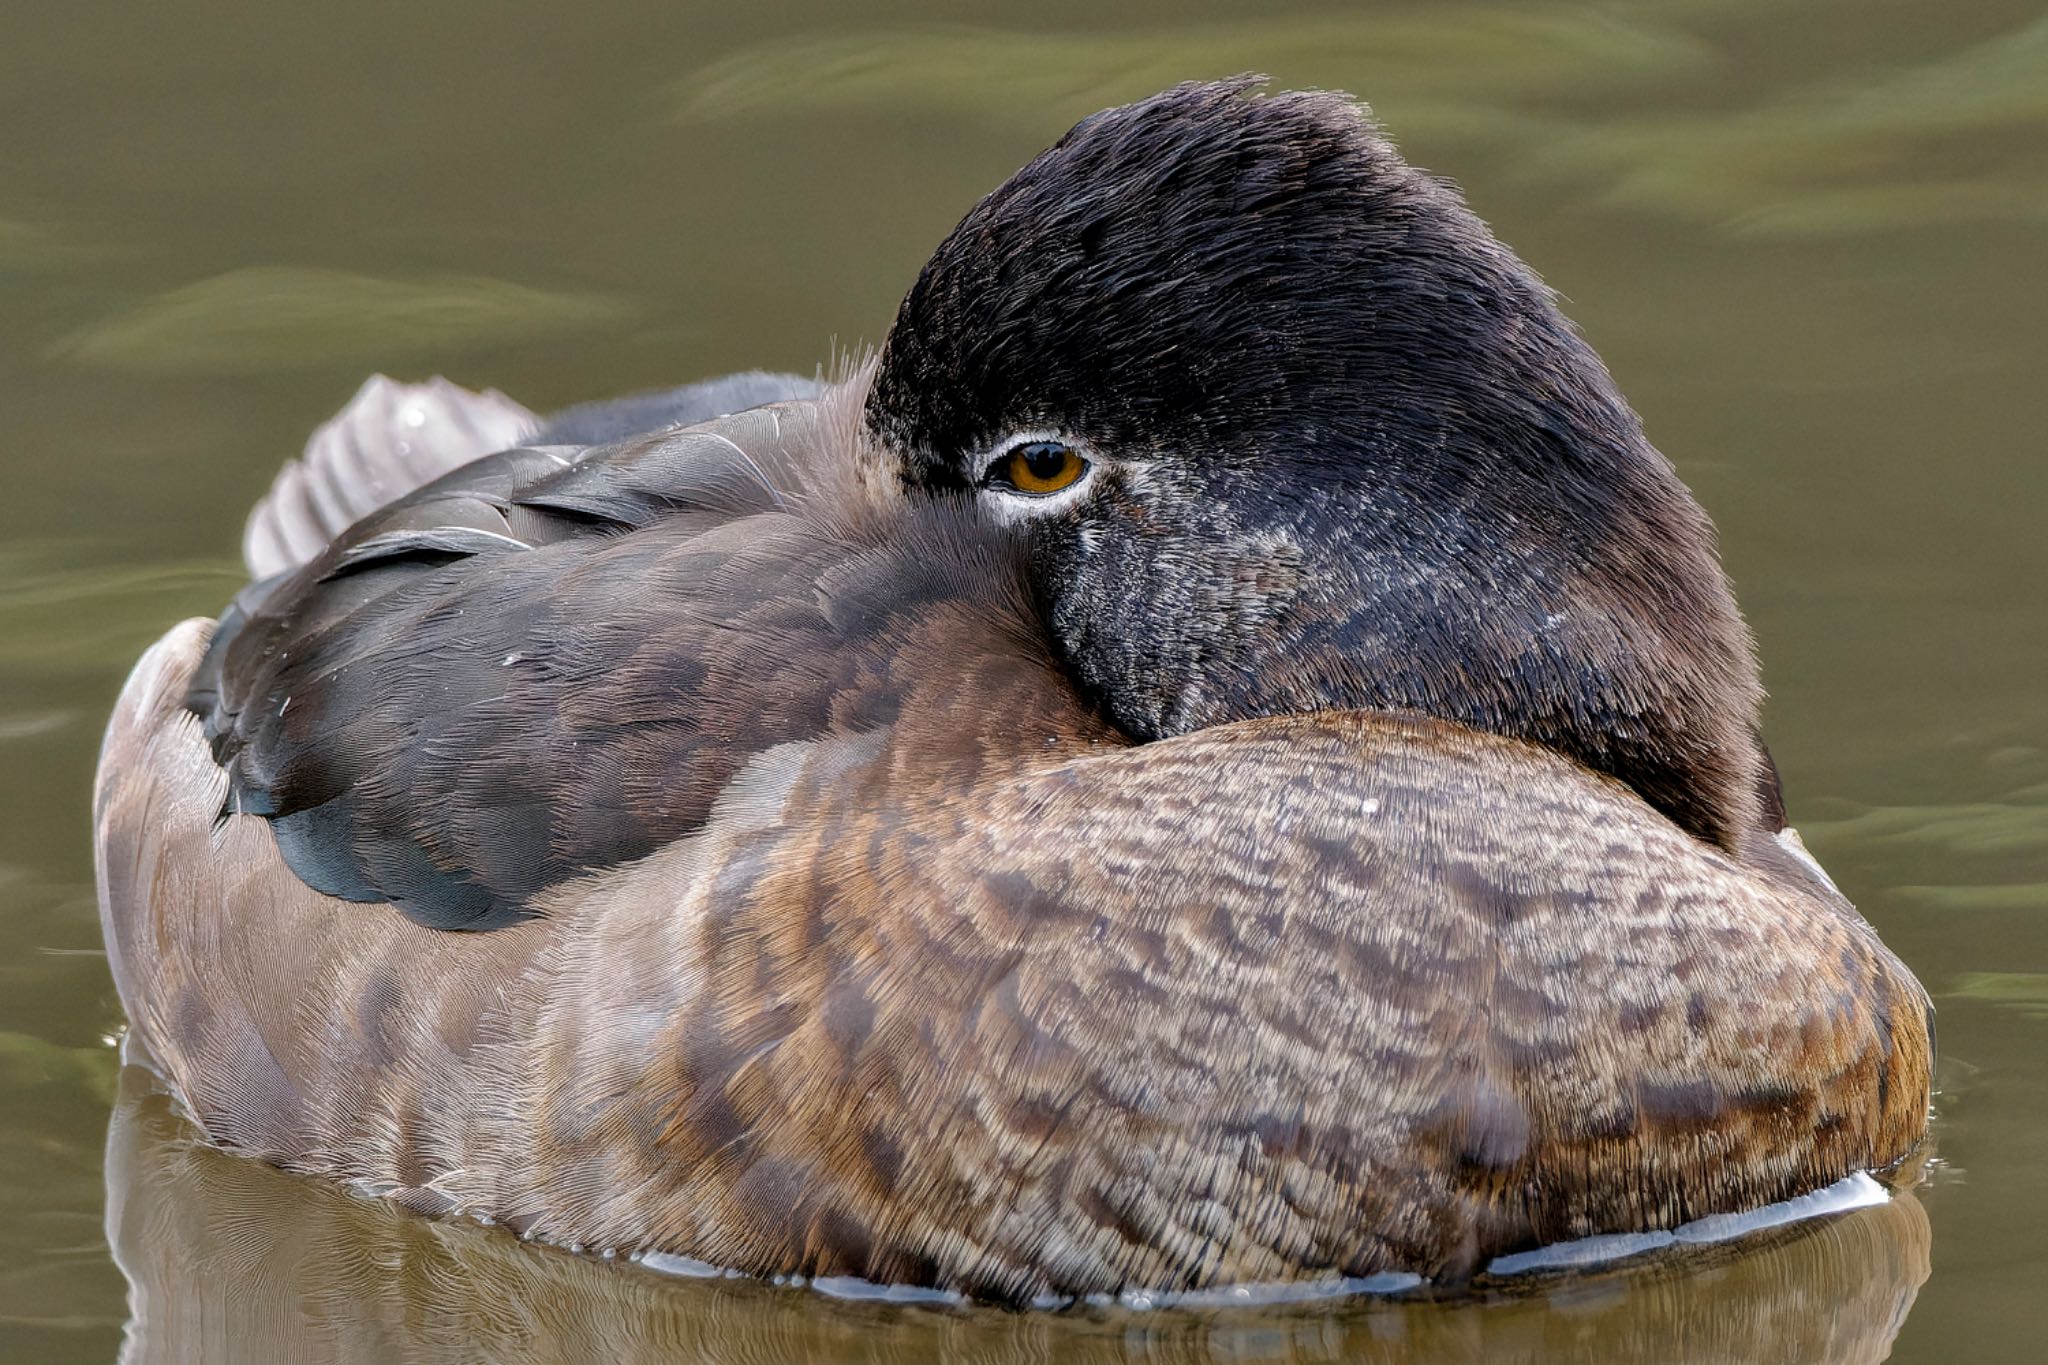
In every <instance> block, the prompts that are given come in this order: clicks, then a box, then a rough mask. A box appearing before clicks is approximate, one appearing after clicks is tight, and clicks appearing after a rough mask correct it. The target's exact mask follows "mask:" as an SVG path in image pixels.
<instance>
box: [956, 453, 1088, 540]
mask: <svg viewBox="0 0 2048 1365" xmlns="http://www.w3.org/2000/svg"><path fill="white" fill-rule="evenodd" d="M1033 445H1056V446H1062V447H1064V448H1065V449H1067V450H1069V451H1071V452H1073V454H1074V455H1075V456H1076V457H1078V458H1079V460H1080V461H1081V464H1082V469H1081V472H1080V474H1079V475H1078V476H1076V477H1075V479H1074V481H1073V482H1072V483H1070V484H1068V485H1066V486H1065V487H1064V488H1059V489H1055V490H1053V491H1051V492H1037V491H1033V490H1030V489H1025V488H1019V487H1017V486H1016V485H1014V484H1012V483H1010V482H1009V481H1008V480H1007V478H1006V476H1005V475H1004V474H1003V472H1002V470H1003V467H1004V465H1006V464H1007V463H1009V461H1010V460H1011V458H1012V457H1013V456H1015V455H1016V454H1017V453H1018V452H1019V451H1021V450H1023V449H1024V448H1025V447H1027V446H1033ZM1101 464H1102V461H1101V460H1100V459H1099V458H1097V456H1096V455H1095V452H1094V451H1092V450H1090V449H1089V448H1088V447H1087V446H1086V445H1085V444H1084V443H1082V442H1080V441H1077V440H1075V439H1074V438H1072V437H1071V436H1067V435H1064V434H1062V433H1060V432H1057V431H1019V432H1013V433H1011V434H1010V435H1008V436H1006V437H1004V438H1003V439H1002V440H1000V441H997V442H996V443H995V445H994V446H993V447H991V448H990V452H989V454H988V456H987V457H986V458H985V459H983V460H982V461H981V475H980V477H979V478H978V479H977V480H976V481H975V482H976V485H977V487H978V488H979V489H980V491H981V494H982V496H983V498H984V499H986V501H987V504H988V506H989V507H991V508H992V509H993V510H994V511H995V512H996V514H997V515H998V516H999V517H1001V518H1002V519H1003V520H1004V521H1006V522H1007V521H1022V520H1024V519H1026V518H1030V517H1041V516H1044V515H1046V514H1048V513H1051V512H1057V511H1060V510H1061V509H1063V508H1067V507H1071V506H1073V505H1074V504H1075V503H1076V502H1078V501H1079V500H1080V499H1081V498H1082V497H1084V496H1085V495H1086V494H1087V491H1088V489H1089V487H1090V485H1092V484H1093V483H1094V482H1095V475H1096V471H1097V470H1098V469H1099V468H1100V467H1101Z"/></svg>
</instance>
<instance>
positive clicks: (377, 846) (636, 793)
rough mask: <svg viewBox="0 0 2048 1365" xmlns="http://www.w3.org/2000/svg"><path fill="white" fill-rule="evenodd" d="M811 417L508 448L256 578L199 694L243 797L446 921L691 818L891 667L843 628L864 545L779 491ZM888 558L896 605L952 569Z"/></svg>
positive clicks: (366, 891)
mask: <svg viewBox="0 0 2048 1365" xmlns="http://www.w3.org/2000/svg"><path fill="white" fill-rule="evenodd" d="M815 420H816V418H815V412H814V409H812V408H811V407H810V405H792V406H791V407H788V408H783V409H779V410H778V409H761V410H758V411H755V412H751V413H744V414H740V415H739V416H736V417H732V418H728V419H725V420H723V421H721V422H719V423H715V424H711V425H709V426H706V427H700V428H693V429H690V430H688V431H683V432H676V433H669V434H666V435H661V436H654V437H646V438H641V439H639V440H636V441H632V442H628V443H624V444H621V445H617V446H611V447H603V448H599V449H597V450H594V451H590V452H574V451H561V450H535V449H523V450H513V451H507V452H503V453H501V454H498V455H494V456H490V457H487V458H485V459H483V460H479V461H476V462H473V463H471V464H469V465H467V466H465V467H463V468H461V469H459V470H456V471H453V472H452V473H450V474H447V475H444V476H443V477H441V478H439V479H437V480H435V481H433V482H431V483H429V484H427V485H426V486H425V487H423V488H421V489H419V490H417V491H416V492H415V493H413V494H412V495H410V496H409V497H406V498H404V499H401V500H400V501H398V502H396V503H394V504H392V505H390V506H388V507H385V508H383V509H381V510H380V511H378V512H376V513H374V514H372V515H371V516H369V517H367V518H365V519H364V520H363V521H361V522H359V523H358V524H356V525H355V526H354V527H352V528H351V529H350V530H349V531H348V532H347V533H346V534H345V535H344V536H343V537H342V538H341V539H340V540H338V541H337V542H335V543H334V544H333V545H332V546H330V547H329V548H328V549H327V550H326V551H325V552H324V553H323V554H321V555H320V556H319V557H318V558H316V559H315V560H314V561H313V562H312V563H310V564H309V565H307V566H306V567H305V568H304V569H303V570H301V571H300V572H298V573H296V574H294V575H290V576H287V577H283V578H279V579H276V580H272V581H271V582H269V583H265V584H258V585H256V586H255V587H253V588H252V589H250V590H249V591H248V592H246V593H245V594H244V595H243V598H242V599H241V600H240V601H239V602H238V603H237V604H236V606H235V607H234V608H232V609H231V610H230V612H229V613H228V614H227V615H226V616H225V617H224V618H223V620H222V624H221V628H220V630H219V631H218V632H217V633H216V635H215V637H214V640H213V642H212V645H211V647H210V648H209V650H208V652H207V656H206V658H205V660H204V661H203V662H202V664H201V666H200V669H199V670H198V674H197V676H196V677H195V680H194V685H193V688H192V692H191V705H192V708H193V710H195V711H196V712H197V713H198V714H199V715H200V716H201V717H202V719H203V720H204V721H205V724H206V730H207V734H208V736H209V738H210V740H211V742H212V744H213V749H214V754H215V757H216V759H217V760H218V761H219V762H220V763H221V765H222V766H223V768H224V769H225V770H226V772H227V773H228V776H229V790H228V797H227V805H228V808H229V809H231V810H236V811H242V812H246V813H251V814H260V815H265V816H268V817H269V818H270V819H271V821H272V823H273V828H274V830H275V832H276V834H277V838H278V842H279V845H280V847H281V849H282V850H283V852H284V854H285V857H286V858H287V860H288V861H289V862H290V864H291V866H292V868H293V870H294V871H295V872H297V873H298V875H299V876H300V877H302V878H303V879H304V880H305V881H306V882H307V883H308V884H309V885H311V886H313V887H315V888H316V889H318V890H321V891H324V892H326V893H328V894H331V895H336V896H342V897H346V898H348V899H352V900H360V901H386V900H388V901H391V902H393V903H394V904H397V905H399V906H400V907H401V908H403V909H404V910H405V911H406V912H407V913H408V914H410V915H411V916H413V917H414V918H415V919H418V920H421V921H423V922H425V923H428V924H431V925H435V926H437V927H447V928H455V927H486V926H490V925H494V924H497V923H501V922H503V921H505V920H507V919H509V918H514V917H517V916H518V915H519V914H520V913H521V912H522V907H523V906H524V904H525V903H526V902H527V901H528V900H529V899H530V898H531V897H532V896H533V895H534V894H535V893H536V892H538V891H540V890H542V889H543V888H545V887H547V886H550V885H553V884H554V883H556V882H559V881H561V880H562V879H564V878H566V877H568V876H571V875H574V874H575V873H577V872H579V871H582V870H585V869H589V868H593V867H601V866H609V865H612V864H615V863H619V862H622V861H626V860H629V859H632V858H637V857H640V856H642V855H644V854H646V853H648V852H650V851H651V850H653V849H654V848H657V847H659V846H661V844H663V843H665V842H667V841H668V840H671V839H674V838H676V837H679V836H680V835H683V834H686V833H689V832H691V831H693V830H695V829H696V828H698V827H700V826H701V825H702V823H703V822H704V820H705V818H706V816H707V815H708V813H709V811H710V808H711V805H712V803H713V802H714V801H715V800H716V799H717V796H718V793H719V791H720V790H721V788H723V787H724V785H725V784H726V782H727V781H728V780H729V779H730V778H731V776H732V775H733V773H734V772H736V771H737V769H738V768H739V766H740V765H741V764H743V763H744V762H745V761H746V759H747V758H748V757H750V756H751V755H753V754H755V753H757V752H759V751H761V750H762V749H765V748H768V747H771V746H773V745H775V744H778V743H783V742H785V741H788V740H792V739H801V738H809V737H812V736H814V735H816V734H818V733H820V732H821V731H822V730H823V729H824V728H825V727H826V726H827V724H828V723H829V720H830V715H831V711H832V707H833V704H834V699H835V697H836V696H838V695H839V694H841V693H842V692H845V691H847V690H848V689H850V688H851V686H852V679H854V678H855V677H856V676H858V675H860V674H861V673H862V672H863V670H865V671H866V672H867V673H868V674H869V675H872V674H873V673H875V672H876V671H878V670H879V671H883V672H886V669H887V662H886V651H887V649H888V645H887V643H886V641H885V640H884V639H882V638H881V637H882V636H883V635H886V630H884V631H881V632H875V631H872V630H870V631H869V632H868V633H869V637H870V643H869V644H868V646H867V647H866V648H863V647H862V646H861V645H860V643H859V641H857V640H856V641H852V642H849V640H848V639H847V637H846V634H845V632H844V630H843V624H844V623H843V622H837V621H835V620H833V619H832V616H831V613H832V612H833V610H834V608H833V607H832V605H831V604H830V601H829V598H830V594H828V593H826V592H824V591H823V590H822V589H821V587H820V584H821V583H822V582H823V581H824V580H825V579H827V578H834V577H843V576H844V575H845V573H846V571H847V564H846V562H845V561H846V560H847V559H848V557H849V554H850V551H849V550H848V549H847V548H846V547H845V546H843V545H840V544H837V543H835V542H833V541H832V540H831V539H830V538H827V537H821V536H820V535H818V534H817V531H816V528H815V527H813V526H810V525H808V524H806V523H804V522H803V521H802V520H801V519H800V518H799V517H797V516H796V515H795V514H793V513H792V512H790V511H789V510H788V507H787V503H788V496H789V494H788V490H790V489H792V488H794V487H795V486H796V484H797V482H798V480H799V478H800V476H799V474H798V472H797V465H798V463H799V462H800V457H799V456H798V455H796V454H793V453H792V451H793V450H795V449H796V448H797V447H798V446H800V445H801V444H802V443H803V442H804V441H806V440H808V439H809V437H810V433H811V431H812V427H813V424H814V423H815ZM884 579H885V580H886V581H882V582H878V583H876V584H873V585H871V588H872V591H873V593H874V594H875V595H877V596H878V597H879V598H880V599H881V606H882V609H883V611H884V613H885V614H886V613H890V612H899V613H900V612H904V611H908V610H910V609H911V608H912V607H913V606H914V605H915V604H916V602H918V601H919V600H920V599H923V600H929V599H930V597H931V596H932V595H933V594H935V593H939V594H942V593H943V592H945V591H946V585H942V584H933V585H930V587H929V589H928V590H922V591H921V590H920V589H919V587H918V585H917V583H916V581H915V580H916V575H915V574H908V575H905V574H900V573H891V574H887V575H884ZM870 625H872V623H870Z"/></svg>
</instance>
